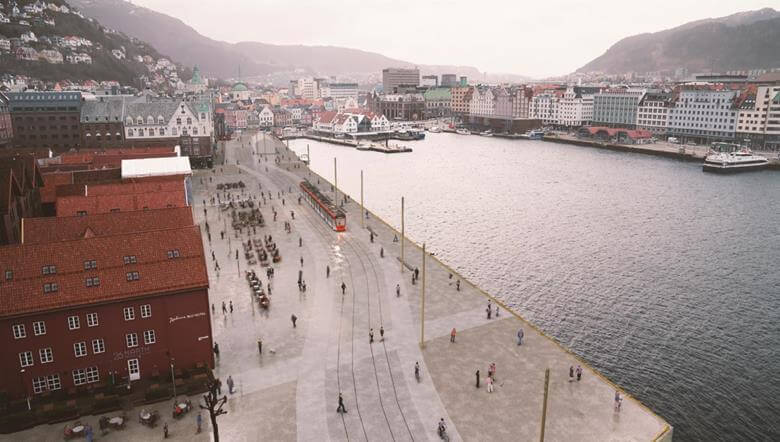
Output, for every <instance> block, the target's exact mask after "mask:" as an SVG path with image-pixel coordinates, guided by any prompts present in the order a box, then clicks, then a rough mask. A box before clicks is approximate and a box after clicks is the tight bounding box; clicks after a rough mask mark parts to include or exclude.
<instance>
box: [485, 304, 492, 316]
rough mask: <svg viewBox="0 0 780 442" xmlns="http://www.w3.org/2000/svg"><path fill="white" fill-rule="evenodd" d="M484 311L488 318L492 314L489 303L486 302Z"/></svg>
mask: <svg viewBox="0 0 780 442" xmlns="http://www.w3.org/2000/svg"><path fill="white" fill-rule="evenodd" d="M485 311H486V312H487V318H488V319H490V316H491V315H492V314H493V309H492V308H491V307H490V304H488V306H487V308H486V309H485Z"/></svg>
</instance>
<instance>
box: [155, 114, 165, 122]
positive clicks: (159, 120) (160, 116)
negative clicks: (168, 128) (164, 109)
mask: <svg viewBox="0 0 780 442" xmlns="http://www.w3.org/2000/svg"><path fill="white" fill-rule="evenodd" d="M157 124H165V120H163V117H162V115H158V116H157Z"/></svg>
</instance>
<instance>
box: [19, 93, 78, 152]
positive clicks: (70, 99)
mask: <svg viewBox="0 0 780 442" xmlns="http://www.w3.org/2000/svg"><path fill="white" fill-rule="evenodd" d="M6 96H7V97H8V101H9V107H10V110H11V124H12V127H13V133H14V146H16V147H33V148H34V147H45V148H50V149H51V150H53V151H54V152H57V153H59V152H66V151H68V150H70V149H72V148H76V149H78V148H79V147H81V133H80V130H79V120H80V119H81V105H82V99H81V93H80V92H8V93H7V94H6Z"/></svg>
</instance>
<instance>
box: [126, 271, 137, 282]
mask: <svg viewBox="0 0 780 442" xmlns="http://www.w3.org/2000/svg"><path fill="white" fill-rule="evenodd" d="M126 276H127V280H128V281H138V280H139V279H140V278H141V276H140V275H139V274H138V272H127V274H126Z"/></svg>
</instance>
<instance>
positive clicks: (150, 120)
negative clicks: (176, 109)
mask: <svg viewBox="0 0 780 442" xmlns="http://www.w3.org/2000/svg"><path fill="white" fill-rule="evenodd" d="M146 124H154V118H152V116H151V115H149V116H148V117H146Z"/></svg>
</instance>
